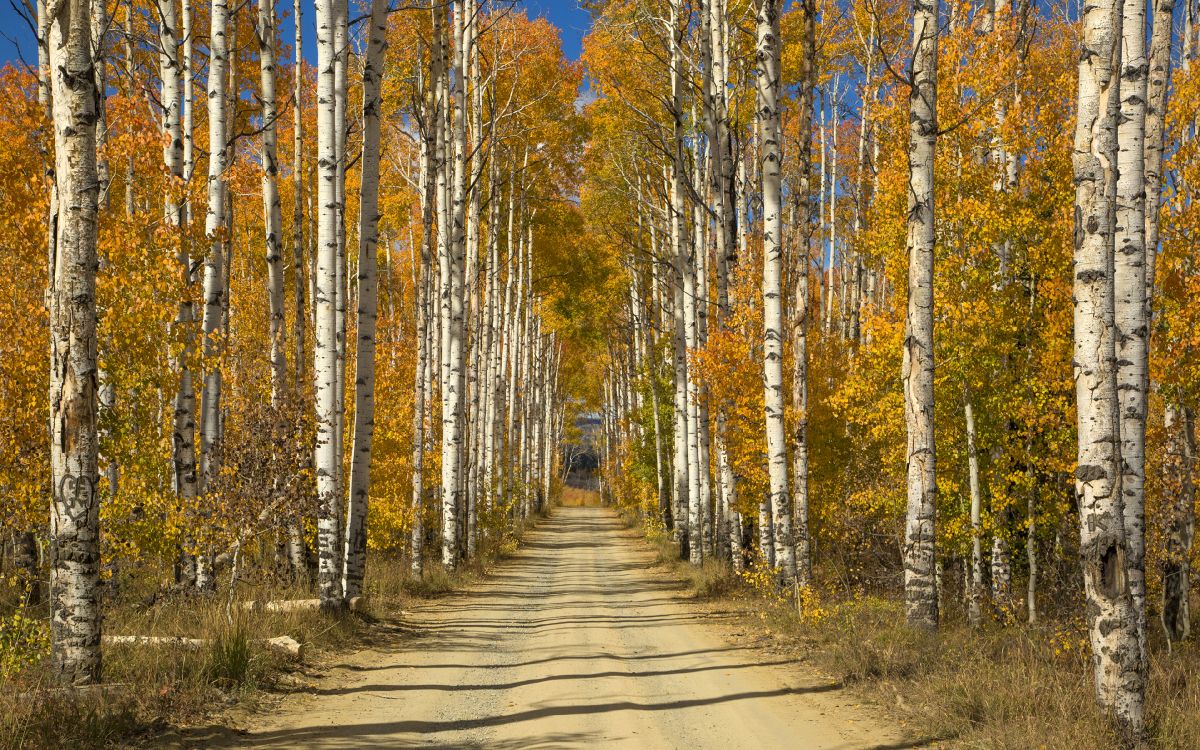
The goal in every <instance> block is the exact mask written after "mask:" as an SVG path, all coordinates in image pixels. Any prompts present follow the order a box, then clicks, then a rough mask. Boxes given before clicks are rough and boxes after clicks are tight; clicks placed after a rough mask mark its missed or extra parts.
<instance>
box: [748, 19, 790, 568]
mask: <svg viewBox="0 0 1200 750" xmlns="http://www.w3.org/2000/svg"><path fill="white" fill-rule="evenodd" d="M757 11H758V22H757V27H758V49H757V61H758V75H757V105H758V118H757V119H758V133H759V143H760V144H761V148H762V202H763V205H762V211H763V282H762V295H763V388H764V394H763V397H764V405H765V413H766V420H767V470H768V475H769V479H770V487H771V526H772V528H773V529H774V540H773V543H774V546H775V563H776V565H778V566H779V568H780V569H781V570H780V573H781V576H782V580H783V583H784V585H791V584H792V583H793V582H794V581H795V580H796V549H795V545H794V542H793V540H792V511H791V502H790V498H789V494H790V492H789V488H788V460H787V434H786V431H785V428H784V419H783V408H784V407H783V403H784V402H783V213H782V204H781V193H782V177H781V174H782V164H781V162H782V151H781V146H782V144H781V131H780V124H779V104H778V97H779V57H780V46H781V45H780V39H779V6H778V3H777V0H759V1H758V7H757Z"/></svg>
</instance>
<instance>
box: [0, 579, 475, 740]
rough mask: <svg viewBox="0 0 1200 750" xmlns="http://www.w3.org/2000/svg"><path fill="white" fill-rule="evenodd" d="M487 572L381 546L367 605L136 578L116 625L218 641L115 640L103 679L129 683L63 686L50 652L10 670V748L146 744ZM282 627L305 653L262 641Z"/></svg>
mask: <svg viewBox="0 0 1200 750" xmlns="http://www.w3.org/2000/svg"><path fill="white" fill-rule="evenodd" d="M479 574H480V571H479V569H477V568H473V569H466V570H463V571H460V572H455V573H449V572H447V571H446V570H445V569H443V568H442V567H441V566H440V565H436V564H430V565H427V566H426V574H425V576H424V577H423V579H421V580H416V579H414V578H413V577H412V576H411V575H410V574H409V571H408V566H407V563H406V562H405V561H401V560H398V559H387V558H381V557H379V556H372V558H371V559H370V561H369V563H368V566H367V580H366V585H365V588H366V604H365V606H364V607H363V608H361V609H360V611H358V612H355V613H344V614H340V615H327V614H322V613H320V612H318V611H316V610H308V611H292V612H247V611H243V610H242V609H241V607H239V606H237V604H238V602H240V601H246V600H250V599H257V600H260V601H266V600H279V599H306V598H311V597H312V596H313V594H312V592H311V590H310V589H308V588H307V587H303V586H294V585H286V584H278V583H271V582H262V583H259V584H256V585H251V584H243V585H241V586H240V587H239V589H238V591H237V600H238V602H234V604H233V606H230V600H229V597H228V591H227V590H225V591H224V592H223V593H222V594H221V595H219V596H195V595H179V594H174V595H168V596H158V597H156V598H154V601H153V602H148V600H149V599H150V598H151V596H150V594H149V593H148V592H149V589H148V588H146V589H145V590H141V591H139V590H135V588H134V587H132V586H130V587H128V588H127V589H126V590H125V591H123V592H122V594H121V596H120V598H119V599H117V600H116V601H112V602H110V603H109V605H108V606H107V608H106V611H105V633H106V634H114V635H115V634H127V635H151V636H183V637H188V638H202V639H206V640H210V641H211V644H210V645H209V647H208V648H203V649H187V648H176V647H169V646H152V647H150V646H106V647H105V649H104V682H105V684H106V685H116V686H119V687H116V688H114V690H113V691H106V692H105V693H103V694H88V693H86V692H85V693H83V694H80V695H72V694H68V693H64V692H59V691H55V690H53V689H52V688H50V687H49V686H50V684H51V681H50V679H49V665H48V663H46V660H45V659H43V660H42V661H41V662H39V663H36V664H34V665H32V666H31V667H29V668H27V669H24V670H22V671H20V672H18V673H17V674H15V675H10V676H9V677H8V678H7V679H6V678H4V677H0V748H4V749H5V750H7V749H9V748H12V749H14V750H16V749H18V748H19V749H20V750H26V749H29V750H34V749H36V750H43V749H45V750H52V749H54V748H72V749H74V748H79V749H80V750H91V749H93V748H110V747H117V746H124V745H128V744H131V743H132V744H136V743H137V742H138V741H139V738H142V737H149V736H153V735H157V734H160V733H162V731H164V730H165V729H166V728H167V727H168V726H188V725H194V724H199V723H201V722H204V721H209V720H211V719H212V718H213V716H214V715H215V714H217V713H219V712H220V711H221V710H224V709H227V708H228V707H230V706H231V705H234V704H237V703H243V704H248V705H251V706H252V705H254V704H255V702H256V701H257V700H258V699H259V698H260V697H262V696H263V695H265V693H264V692H263V691H270V690H281V689H283V690H286V689H288V686H289V684H291V683H293V682H294V680H295V677H294V675H295V673H302V672H304V671H305V670H306V669H308V665H310V664H312V663H314V662H317V663H319V662H320V661H322V660H323V659H324V657H325V656H326V655H328V654H330V653H334V652H337V651H340V650H344V649H347V648H353V647H354V646H355V645H356V644H360V643H363V642H364V641H365V640H367V639H368V638H369V637H370V636H371V633H372V632H373V631H372V626H373V623H374V622H375V621H376V620H377V618H387V617H389V616H390V615H391V614H392V613H395V612H396V611H398V610H399V609H401V608H402V607H403V606H405V604H406V602H409V601H411V600H412V599H413V598H431V597H436V596H441V595H443V594H445V593H447V592H449V591H452V590H454V589H457V588H460V587H461V586H463V585H464V584H465V583H466V582H468V581H470V580H473V579H474V578H476V577H477V576H478V575H479ZM30 614H31V615H37V616H44V615H45V613H44V612H40V611H35V612H31V613H30ZM280 635H288V636H291V637H292V638H294V639H296V640H297V641H299V642H301V643H303V644H304V645H305V648H306V654H305V657H304V661H305V663H303V664H302V663H298V662H295V661H293V660H291V659H288V658H287V657H283V656H280V655H278V654H276V653H273V652H271V651H268V650H265V649H264V648H262V647H261V645H260V644H259V643H258V642H257V641H258V640H259V639H263V638H269V637H274V636H280ZM0 674H2V673H0Z"/></svg>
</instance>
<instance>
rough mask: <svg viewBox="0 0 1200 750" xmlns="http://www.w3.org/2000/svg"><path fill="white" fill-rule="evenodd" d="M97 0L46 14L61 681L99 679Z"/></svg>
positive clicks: (54, 625)
mask: <svg viewBox="0 0 1200 750" xmlns="http://www.w3.org/2000/svg"><path fill="white" fill-rule="evenodd" d="M90 12H91V8H90V6H89V0H64V1H63V2H60V3H55V4H53V5H52V6H51V8H50V10H49V11H48V12H47V16H46V18H45V19H44V21H45V23H44V26H43V32H42V33H43V34H44V35H45V37H46V41H47V48H48V59H47V63H48V67H49V76H50V102H51V106H52V112H53V124H54V154H55V164H54V185H55V190H56V193H57V206H58V209H59V211H60V212H61V213H60V215H59V216H57V217H56V221H55V224H54V231H55V236H54V243H53V255H52V257H51V265H50V269H49V271H50V295H49V296H50V320H49V322H50V399H49V400H50V436H49V437H50V480H51V492H52V503H51V508H50V656H51V664H52V669H53V672H54V676H55V678H56V679H57V680H58V682H59V683H61V684H63V685H86V684H91V683H95V682H99V681H100V667H101V659H100V626H101V623H100V599H99V588H100V499H99V494H98V493H97V491H96V490H97V487H98V479H99V476H98V471H97V443H98V440H97V431H96V411H97V380H96V373H97V363H96V266H97V256H96V235H97V223H98V217H97V201H98V199H99V181H98V178H97V172H96V140H95V139H96V130H95V128H96V119H97V116H98V113H97V110H96V107H97V101H98V96H99V92H97V91H96V88H95V86H96V79H95V76H94V73H93V68H92V66H93V64H94V62H93V59H92V43H91V22H90Z"/></svg>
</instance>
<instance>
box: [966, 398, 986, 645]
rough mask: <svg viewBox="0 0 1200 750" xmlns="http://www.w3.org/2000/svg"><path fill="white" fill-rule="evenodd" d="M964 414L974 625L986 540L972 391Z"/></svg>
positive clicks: (970, 610) (971, 620)
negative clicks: (982, 536)
mask: <svg viewBox="0 0 1200 750" xmlns="http://www.w3.org/2000/svg"><path fill="white" fill-rule="evenodd" d="M963 416H964V417H965V419H966V423H967V478H968V482H969V484H970V488H971V577H970V588H969V590H968V595H967V622H968V623H969V624H970V626H971V627H973V628H978V627H979V626H980V625H981V624H982V620H983V614H982V610H981V608H980V604H981V602H980V600H981V599H982V597H983V542H982V540H981V538H980V534H981V532H980V515H981V512H982V509H983V496H982V493H981V492H980V489H979V455H978V454H977V453H976V451H975V411H974V409H973V407H972V405H971V397H970V395H969V394H967V393H965V392H964V394H963Z"/></svg>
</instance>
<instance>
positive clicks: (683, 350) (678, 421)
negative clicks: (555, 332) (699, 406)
mask: <svg viewBox="0 0 1200 750" xmlns="http://www.w3.org/2000/svg"><path fill="white" fill-rule="evenodd" d="M675 258H676V259H675V261H674V263H673V264H672V265H673V266H674V268H675V271H676V272H675V274H673V276H674V278H673V279H672V283H671V287H672V292H673V300H672V305H671V307H672V317H673V319H674V321H673V322H674V335H673V344H674V346H673V352H674V357H673V364H674V368H673V369H674V375H675V378H674V381H675V425H674V427H675V436H674V448H675V457H674V461H673V462H672V469H673V478H674V480H675V481H674V483H673V492H672V495H673V502H672V505H673V511H674V513H673V517H674V520H675V529H674V531H675V541H677V542H678V543H679V547H680V554H681V555H682V554H684V553H685V551H686V550H687V544H688V497H689V494H688V489H689V483H688V439H687V436H688V394H687V339H686V334H685V331H684V320H683V317H684V310H683V295H684V290H683V278H682V276H683V274H682V273H680V272H679V266H680V263H679V260H678V255H677V254H676V256H675Z"/></svg>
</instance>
